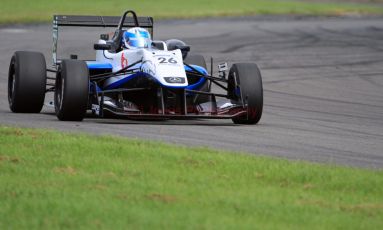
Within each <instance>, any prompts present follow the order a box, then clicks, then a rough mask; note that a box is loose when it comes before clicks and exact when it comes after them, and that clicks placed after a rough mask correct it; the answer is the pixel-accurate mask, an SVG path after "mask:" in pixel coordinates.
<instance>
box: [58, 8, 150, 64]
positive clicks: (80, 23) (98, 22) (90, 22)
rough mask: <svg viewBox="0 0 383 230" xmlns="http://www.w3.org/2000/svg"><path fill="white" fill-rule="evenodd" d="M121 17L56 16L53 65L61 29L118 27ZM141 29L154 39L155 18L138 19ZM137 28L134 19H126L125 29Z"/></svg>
mask: <svg viewBox="0 0 383 230" xmlns="http://www.w3.org/2000/svg"><path fill="white" fill-rule="evenodd" d="M120 20H121V17H119V16H85V15H54V16H53V48H52V55H53V65H54V66H56V65H57V64H58V62H57V42H58V34H59V27H60V26H61V27H62V26H66V27H103V28H107V27H116V28H117V27H118V26H119V24H120ZM137 20H138V24H139V26H140V27H142V28H145V29H147V30H148V31H149V32H150V34H151V35H152V37H153V18H152V17H137ZM131 27H135V22H134V19H133V17H126V18H125V21H124V22H123V28H131Z"/></svg>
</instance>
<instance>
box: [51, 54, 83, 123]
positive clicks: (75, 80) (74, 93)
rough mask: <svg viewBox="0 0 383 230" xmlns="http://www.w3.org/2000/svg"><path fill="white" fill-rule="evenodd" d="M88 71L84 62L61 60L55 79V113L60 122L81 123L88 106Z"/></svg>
mask: <svg viewBox="0 0 383 230" xmlns="http://www.w3.org/2000/svg"><path fill="white" fill-rule="evenodd" d="M88 94H89V70H88V66H87V65H86V63H85V62H84V61H79V60H63V61H62V62H61V64H60V68H59V71H58V72H57V77H56V90H55V96H54V99H55V112H56V116H57V118H58V119H59V120H61V121H82V120H83V119H84V117H85V113H86V110H87V106H88Z"/></svg>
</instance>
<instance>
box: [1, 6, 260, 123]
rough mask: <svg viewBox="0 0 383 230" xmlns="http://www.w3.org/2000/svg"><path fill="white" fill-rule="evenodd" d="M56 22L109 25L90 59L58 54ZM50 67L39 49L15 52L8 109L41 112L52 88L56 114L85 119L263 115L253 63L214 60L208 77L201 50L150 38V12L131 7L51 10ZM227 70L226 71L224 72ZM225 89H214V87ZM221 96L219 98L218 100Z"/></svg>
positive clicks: (246, 119)
mask: <svg viewBox="0 0 383 230" xmlns="http://www.w3.org/2000/svg"><path fill="white" fill-rule="evenodd" d="M59 26H78V27H105V28H107V27H115V28H116V30H115V32H114V34H113V36H111V38H109V34H101V36H100V39H99V40H98V42H97V43H96V44H94V47H93V48H94V49H95V51H96V55H95V56H96V58H95V60H92V61H89V60H78V59H77V55H70V58H68V59H58V58H57V43H58V31H59ZM52 53H53V68H47V67H46V60H45V57H44V55H43V54H42V53H39V52H30V51H17V52H15V54H14V55H13V57H12V59H11V63H10V67H9V75H8V101H9V106H10V109H11V111H12V112H15V113H39V112H40V111H41V110H42V107H43V105H44V100H45V94H46V93H48V92H54V103H53V104H54V108H55V113H56V115H57V117H58V119H59V120H62V121H82V120H83V119H84V118H85V117H87V116H90V114H93V116H97V117H110V116H113V117H123V118H128V119H164V120H166V119H198V118H200V119H232V121H233V122H234V123H236V124H256V123H258V122H259V120H260V118H261V116H262V108H263V88H262V78H261V73H260V71H259V69H258V67H257V65H256V64H255V63H236V64H233V65H232V66H231V68H230V70H229V69H228V67H227V63H221V64H219V65H218V70H219V71H218V74H217V76H213V60H211V68H210V73H209V72H208V70H207V65H206V61H205V59H204V57H203V56H202V55H198V54H197V55H196V54H192V53H191V52H190V46H188V45H186V43H185V42H183V41H181V40H177V39H170V40H167V41H155V40H153V18H152V17H137V15H136V13H135V12H134V11H132V10H128V11H126V12H124V14H123V15H122V17H114V16H73V15H55V16H53V52H52ZM228 70H229V72H228V73H227V71H228ZM213 85H214V86H215V87H217V88H220V89H221V91H223V92H224V93H216V92H212V86H213ZM217 98H219V100H217Z"/></svg>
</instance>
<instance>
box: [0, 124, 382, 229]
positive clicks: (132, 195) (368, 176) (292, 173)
mask: <svg viewBox="0 0 383 230" xmlns="http://www.w3.org/2000/svg"><path fill="white" fill-rule="evenodd" d="M0 207H1V208H0V229H96V228H97V229H254V228H257V229H265V228H272V229H286V228H287V229H289V228H290V229H301V228H306V229H380V228H381V226H383V172H382V171H370V170H364V169H355V168H347V167H336V166H325V165H319V164H312V163H304V162H291V161H287V160H280V159H272V158H267V157H258V156H248V155H244V154H232V153H229V152H221V151H216V150H210V149H206V148H186V147H179V146H172V145H167V144H163V143H159V142H152V141H142V140H133V139H126V138H117V137H105V136H104V137H100V136H90V135H80V134H63V133H59V132H53V131H43V130H36V129H20V128H10V127H4V126H0Z"/></svg>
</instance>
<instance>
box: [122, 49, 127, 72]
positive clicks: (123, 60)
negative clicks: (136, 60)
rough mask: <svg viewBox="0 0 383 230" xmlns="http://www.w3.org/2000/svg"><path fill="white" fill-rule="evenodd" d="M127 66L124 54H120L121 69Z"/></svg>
mask: <svg viewBox="0 0 383 230" xmlns="http://www.w3.org/2000/svg"><path fill="white" fill-rule="evenodd" d="M127 66H128V59H127V58H125V54H124V52H123V53H122V54H121V68H122V69H123V68H125V67H127Z"/></svg>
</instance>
